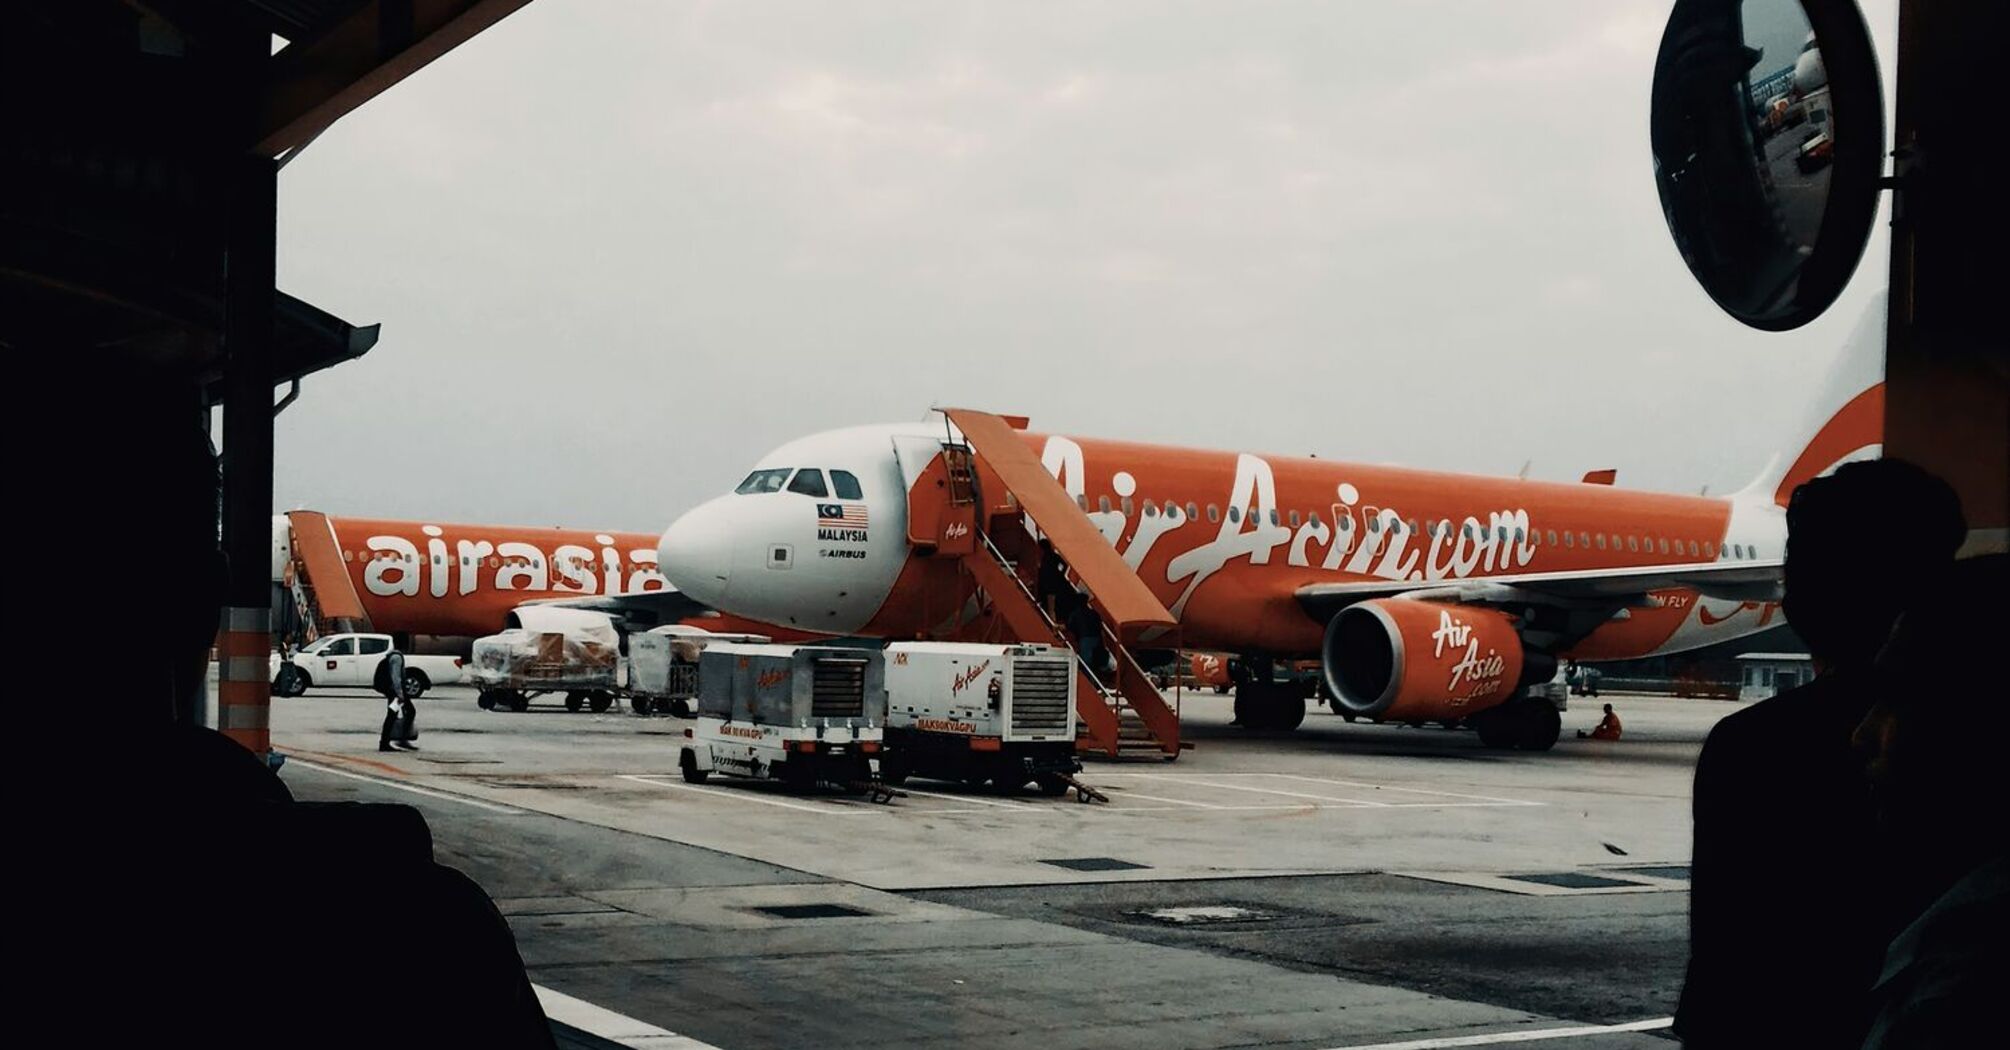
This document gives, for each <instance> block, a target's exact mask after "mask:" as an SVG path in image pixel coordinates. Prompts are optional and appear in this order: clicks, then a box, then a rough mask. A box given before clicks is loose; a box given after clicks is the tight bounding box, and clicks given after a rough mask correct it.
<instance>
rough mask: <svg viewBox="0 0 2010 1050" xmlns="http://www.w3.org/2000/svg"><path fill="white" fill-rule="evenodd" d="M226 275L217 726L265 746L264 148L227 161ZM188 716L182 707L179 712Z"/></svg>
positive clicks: (269, 185)
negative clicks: (223, 577)
mask: <svg viewBox="0 0 2010 1050" xmlns="http://www.w3.org/2000/svg"><path fill="white" fill-rule="evenodd" d="M229 179H230V184H231V194H230V218H229V233H228V238H229V239H228V242H227V245H226V249H227V252H228V257H227V263H226V266H227V269H226V273H225V279H224V328H223V333H224V334H223V348H224V353H225V355H226V364H225V366H224V401H223V550H224V554H225V555H226V556H227V557H228V558H229V560H230V582H229V586H228V587H227V589H226V590H225V592H224V606H225V608H224V611H223V621H222V623H221V624H220V625H219V626H220V628H221V633H220V634H219V635H218V641H217V664H218V671H219V674H218V681H217V726H216V728H218V729H221V730H223V732H224V734H225V735H226V736H229V737H230V738H231V739H233V740H236V741H237V742H238V743H240V744H243V745H244V746H245V747H247V748H249V749H250V750H251V751H252V752H253V753H254V754H257V755H260V756H261V757H262V756H264V755H265V754H266V753H267V752H268V751H270V750H271V746H272V744H271V735H270V733H269V732H268V730H267V716H268V713H269V710H270V707H271V703H272V697H271V687H270V684H269V681H268V679H267V667H266V653H267V652H268V651H269V650H270V648H271V631H272V572H271V558H272V554H271V551H272V344H273V335H274V331H275V326H274V317H275V305H276V301H277V295H278V293H277V292H276V291H275V290H274V287H273V280H274V252H275V245H276V241H277V234H278V185H279V179H278V170H277V168H276V167H275V166H274V164H273V161H272V160H271V159H270V158H266V157H253V156H246V157H241V158H238V159H237V160H234V161H232V162H231V167H230V172H229ZM177 714H178V715H179V716H181V717H183V718H188V717H189V713H188V712H178V713H177Z"/></svg>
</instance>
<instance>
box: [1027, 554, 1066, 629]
mask: <svg viewBox="0 0 2010 1050" xmlns="http://www.w3.org/2000/svg"><path fill="white" fill-rule="evenodd" d="M1034 593H1035V594H1036V595H1037V596H1038V597H1039V599H1040V605H1041V606H1042V607H1043V608H1044V609H1045V610H1046V613H1047V618H1048V619H1050V620H1053V621H1054V622H1055V623H1064V622H1066V621H1067V618H1068V609H1067V608H1065V606H1066V605H1067V599H1068V598H1069V597H1072V596H1073V595H1074V588H1073V587H1071V586H1070V585H1069V583H1068V566H1067V563H1065V562H1063V561H1062V560H1061V556H1060V555H1058V554H1056V553H1054V544H1053V543H1052V542H1050V541H1048V540H1047V538H1046V537H1044V536H1043V537H1041V538H1040V568H1039V574H1038V575H1037V576H1036V577H1035V578H1034Z"/></svg>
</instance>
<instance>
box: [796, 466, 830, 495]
mask: <svg viewBox="0 0 2010 1050" xmlns="http://www.w3.org/2000/svg"><path fill="white" fill-rule="evenodd" d="M789 491H790V492H794V493H796V494H798V495H802V496H815V497H817V498H818V499H822V498H824V497H826V496H828V495H830V490H829V489H827V488H825V487H824V472H823V471H821V470H818V469H816V468H815V467H804V468H803V469H801V470H798V471H796V477H795V480H793V481H791V482H789Z"/></svg>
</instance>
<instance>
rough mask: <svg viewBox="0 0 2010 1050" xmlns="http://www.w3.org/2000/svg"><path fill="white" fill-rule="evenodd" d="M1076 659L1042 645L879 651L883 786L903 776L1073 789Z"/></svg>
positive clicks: (922, 645) (899, 646)
mask: <svg viewBox="0 0 2010 1050" xmlns="http://www.w3.org/2000/svg"><path fill="white" fill-rule="evenodd" d="M1075 678H1076V675H1075V659H1074V655H1073V654H1072V653H1070V652H1068V651H1067V650H1066V649H1060V648H1056V647H1053V646H1047V645H1016V644H1015V645H981V644H965V643H956V642H895V643H893V644H891V645H888V646H887V647H886V692H887V715H886V752H885V754H883V755H882V756H881V758H880V763H879V769H880V777H881V779H882V780H884V781H885V782H887V783H889V784H899V783H900V782H901V781H903V780H905V779H906V778H907V777H909V776H919V777H927V778H929V779H931V780H956V781H961V782H963V783H965V784H970V785H972V786H976V785H980V784H985V783H989V784H990V785H991V786H992V787H993V788H995V789H997V790H1000V791H1017V790H1019V789H1020V788H1022V787H1025V786H1026V785H1027V784H1029V783H1030V784H1035V785H1037V786H1038V787H1039V789H1040V790H1041V791H1042V792H1044V793H1045V794H1048V795H1060V794H1062V793H1064V792H1066V791H1067V790H1068V788H1069V787H1070V786H1073V779H1072V778H1073V776H1074V774H1076V773H1078V772H1080V771H1081V768H1082V764H1081V762H1080V761H1079V760H1078V759H1076V757H1075Z"/></svg>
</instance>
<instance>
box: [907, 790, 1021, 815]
mask: <svg viewBox="0 0 2010 1050" xmlns="http://www.w3.org/2000/svg"><path fill="white" fill-rule="evenodd" d="M895 790H898V791H905V792H907V793H908V794H910V795H926V796H927V797H929V798H946V799H948V800H950V801H951V802H973V803H976V804H977V805H980V806H997V807H998V808H1000V809H1030V810H1034V811H1042V810H1043V807H1040V806H1034V805H1030V804H1028V803H1025V802H1006V801H1004V800H1003V799H993V798H972V797H971V796H969V795H946V794H943V793H942V792H940V791H923V790H921V789H920V788H911V787H908V786H906V785H905V784H903V785H901V786H900V787H899V788H896V789H895Z"/></svg>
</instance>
